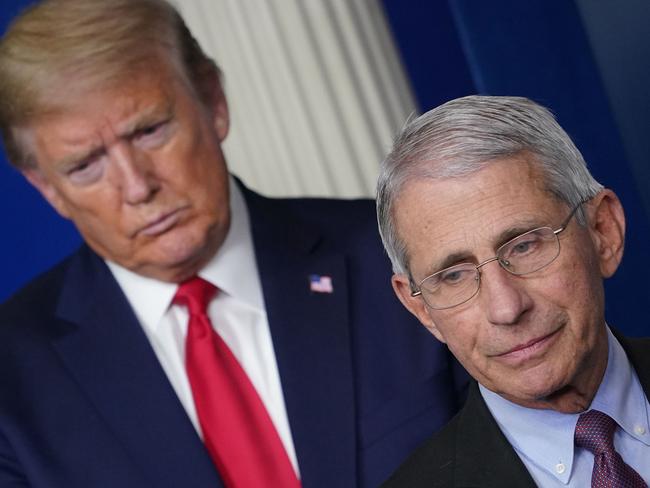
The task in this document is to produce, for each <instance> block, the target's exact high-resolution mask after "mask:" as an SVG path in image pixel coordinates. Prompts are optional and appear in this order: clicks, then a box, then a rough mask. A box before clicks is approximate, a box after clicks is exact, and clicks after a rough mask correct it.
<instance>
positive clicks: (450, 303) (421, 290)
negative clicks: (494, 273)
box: [411, 200, 586, 310]
mask: <svg viewBox="0 0 650 488" xmlns="http://www.w3.org/2000/svg"><path fill="white" fill-rule="evenodd" d="M585 201H586V200H583V201H582V202H580V203H579V204H578V205H576V206H575V207H574V208H573V210H571V213H570V214H569V216H568V217H567V218H566V219H565V220H564V222H562V225H560V227H559V228H558V229H555V230H553V229H552V228H551V227H538V228H536V229H532V230H529V231H527V232H524V233H523V234H521V235H518V236H517V237H514V238H513V239H510V240H509V241H508V242H506V243H505V244H503V245H501V246H500V247H499V248H498V249H497V252H496V256H494V257H492V258H490V259H486V260H485V261H483V262H482V263H479V264H473V263H461V264H456V265H454V266H451V267H449V268H445V269H442V270H440V271H437V272H436V273H433V274H432V275H429V276H427V277H426V278H424V279H423V280H422V281H421V282H420V283H419V284H418V285H415V286H413V290H412V291H411V296H413V297H417V296H421V297H422V299H423V300H424V302H425V303H426V304H427V306H429V307H430V308H432V309H435V310H444V309H447V308H452V307H456V306H458V305H460V304H462V303H465V302H466V301H468V300H470V299H471V298H472V297H474V296H475V295H476V294H477V293H478V291H479V289H480V287H481V271H480V270H481V268H482V267H483V266H485V265H486V264H488V263H491V262H492V261H496V262H498V263H499V265H500V266H501V267H502V268H503V269H505V270H506V271H507V272H508V273H511V274H513V275H516V276H521V275H526V274H530V273H534V272H535V271H539V270H541V269H542V268H545V267H546V266H548V265H549V264H551V263H552V262H553V261H555V259H556V258H557V257H558V256H559V254H560V239H559V237H558V236H559V235H560V233H561V232H562V231H564V230H565V229H566V228H567V226H568V225H569V222H570V221H571V218H572V217H573V216H574V214H575V213H576V211H577V210H578V208H580V205H582V204H583V203H585ZM411 281H412V280H411Z"/></svg>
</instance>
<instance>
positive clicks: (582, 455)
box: [479, 328, 650, 488]
mask: <svg viewBox="0 0 650 488" xmlns="http://www.w3.org/2000/svg"><path fill="white" fill-rule="evenodd" d="M607 337H608V347H609V354H608V358H607V369H606V370H605V376H604V377H603V381H602V383H601V384H600V387H599V388H598V392H597V393H596V396H595V398H594V400H593V402H592V403H591V406H590V409H595V410H600V411H601V412H604V413H606V414H607V415H609V416H610V417H612V418H613V419H614V420H615V421H616V423H617V424H618V428H617V429H616V432H615V434H614V447H615V448H616V450H617V451H618V452H619V454H620V455H621V457H622V458H623V460H624V461H625V462H626V463H627V464H629V465H630V466H632V467H633V468H634V469H635V470H636V471H637V472H638V473H639V474H640V475H641V477H642V478H643V479H644V480H645V481H646V482H648V483H650V426H649V425H648V411H649V410H650V408H649V407H650V406H649V405H648V399H647V398H646V396H645V394H644V392H643V389H642V387H641V384H640V383H639V378H638V377H637V375H636V373H635V372H634V369H633V368H632V366H631V365H630V362H629V361H628V359H627V356H626V354H625V351H623V348H622V347H621V345H620V344H619V342H618V341H617V340H616V338H615V337H614V336H613V335H612V333H611V331H610V330H609V328H608V329H607ZM479 387H480V390H481V395H482V396H483V398H484V400H485V402H486V403H487V406H488V408H489V409H490V412H491V413H492V415H493V417H494V418H495V419H496V421H497V424H499V427H500V428H501V431H502V432H503V433H504V434H505V436H506V438H507V439H508V441H509V442H510V444H511V445H512V446H513V447H514V449H515V451H516V452H517V454H518V455H519V457H520V458H521V460H522V461H523V463H524V465H525V466H526V468H527V469H528V472H529V473H530V474H531V476H532V477H533V479H534V480H535V483H537V485H538V486H541V487H554V486H558V487H580V488H584V487H585V486H591V472H592V469H593V463H594V456H593V454H592V453H591V452H589V451H588V450H586V449H582V448H578V447H575V446H574V442H573V434H574V431H575V427H576V423H577V422H578V416H579V414H564V413H559V412H555V411H553V410H538V409H533V408H524V407H521V406H519V405H515V404H514V403H512V402H509V401H508V400H506V399H504V398H502V397H500V396H499V395H497V394H496V393H493V392H492V391H490V390H488V389H487V388H484V387H482V386H479Z"/></svg>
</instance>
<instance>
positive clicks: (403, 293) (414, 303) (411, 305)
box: [390, 274, 445, 342]
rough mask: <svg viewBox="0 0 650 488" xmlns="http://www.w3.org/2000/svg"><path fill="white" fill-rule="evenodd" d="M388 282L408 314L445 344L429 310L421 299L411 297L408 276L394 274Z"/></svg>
mask: <svg viewBox="0 0 650 488" xmlns="http://www.w3.org/2000/svg"><path fill="white" fill-rule="evenodd" d="M390 282H391V284H392V285H393V290H395V294H396V295H397V298H399V301H400V302H402V305H404V306H405V307H406V309H407V310H408V311H409V312H411V313H412V314H413V315H415V316H416V317H417V318H418V320H419V321H420V322H422V325H424V326H425V327H426V328H427V330H428V331H429V332H431V333H432V334H433V335H434V336H435V337H436V339H438V340H439V341H440V342H445V339H444V337H443V336H442V334H441V333H440V331H439V330H438V328H437V327H436V325H435V323H434V322H433V319H432V318H431V315H430V313H429V308H428V307H427V305H426V304H425V303H424V300H423V299H422V297H420V296H416V297H414V296H412V295H411V283H410V280H409V278H408V276H406V275H403V274H394V275H393V277H392V278H391V280H390Z"/></svg>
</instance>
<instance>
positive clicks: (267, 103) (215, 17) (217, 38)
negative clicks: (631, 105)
mask: <svg viewBox="0 0 650 488" xmlns="http://www.w3.org/2000/svg"><path fill="white" fill-rule="evenodd" d="M176 3H177V5H178V6H179V8H180V10H181V12H182V14H183V16H184V17H185V19H186V21H187V23H188V25H189V26H190V29H191V30H192V32H193V33H194V35H195V36H196V37H197V39H198V40H199V42H200V43H201V45H202V46H203V48H204V49H205V50H206V52H208V53H209V54H210V55H211V56H212V57H214V59H215V61H216V62H217V64H219V66H221V68H222V69H223V72H224V75H225V89H226V94H227V97H228V101H229V105H230V111H231V132H230V135H229V136H228V139H227V141H226V143H225V144H224V150H225V152H226V156H227V159H228V164H229V166H230V168H231V170H232V171H233V172H234V173H235V174H237V175H239V176H241V177H242V179H243V180H244V181H245V182H246V183H247V184H248V185H249V186H251V187H252V188H254V189H256V190H258V191H261V192H262V193H264V194H267V195H319V196H339V197H356V196H372V195H373V194H374V186H375V179H376V175H377V169H378V164H379V161H380V160H381V158H382V157H383V156H384V155H385V153H386V152H387V150H388V148H389V146H390V143H391V140H392V137H393V135H394V134H395V133H396V132H397V131H398V130H399V128H400V127H401V126H402V125H403V123H404V121H405V120H406V118H407V117H408V116H409V115H410V114H411V113H412V112H413V111H414V110H415V105H414V102H413V97H412V95H411V92H410V88H409V85H408V83H407V81H406V77H405V75H404V72H403V69H402V66H401V64H400V61H399V58H398V55H397V51H396V48H395V47H394V44H393V40H392V37H391V33H390V31H389V28H388V25H387V23H386V19H385V18H384V13H383V10H382V6H381V3H380V1H379V0H177V1H176Z"/></svg>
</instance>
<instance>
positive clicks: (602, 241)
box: [589, 189, 625, 278]
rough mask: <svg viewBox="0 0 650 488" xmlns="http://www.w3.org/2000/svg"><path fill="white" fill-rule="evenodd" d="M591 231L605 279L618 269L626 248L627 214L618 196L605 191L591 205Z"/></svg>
mask: <svg viewBox="0 0 650 488" xmlns="http://www.w3.org/2000/svg"><path fill="white" fill-rule="evenodd" d="M589 206H590V211H589V229H590V232H591V236H592V240H593V242H594V245H595V247H596V253H597V257H598V261H599V265H600V272H601V275H602V276H603V278H609V277H610V276H612V275H613V274H614V273H615V272H616V270H617V269H618V266H619V264H620V263H621V260H622V259H623V249H624V247H625V213H624V211H623V206H622V205H621V202H620V200H619V199H618V197H617V196H616V194H615V193H614V192H613V191H611V190H607V189H605V190H603V191H601V192H600V193H598V195H596V196H595V197H594V198H593V200H592V201H591V202H590V204H589Z"/></svg>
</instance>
